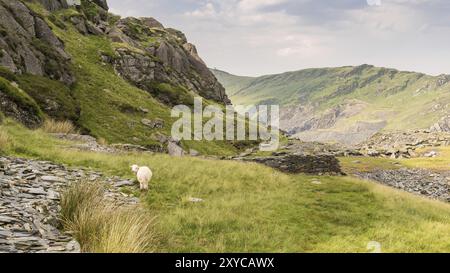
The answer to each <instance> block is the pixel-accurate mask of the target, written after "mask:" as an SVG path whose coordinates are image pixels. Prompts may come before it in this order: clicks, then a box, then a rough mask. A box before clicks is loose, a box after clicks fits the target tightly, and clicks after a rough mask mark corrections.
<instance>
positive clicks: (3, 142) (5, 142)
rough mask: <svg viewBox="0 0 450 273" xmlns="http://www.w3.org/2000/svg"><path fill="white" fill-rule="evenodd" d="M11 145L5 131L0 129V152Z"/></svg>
mask: <svg viewBox="0 0 450 273" xmlns="http://www.w3.org/2000/svg"><path fill="white" fill-rule="evenodd" d="M10 145H11V139H10V137H9V135H8V133H6V132H5V131H0V152H2V151H4V150H6V149H7V148H9V147H10Z"/></svg>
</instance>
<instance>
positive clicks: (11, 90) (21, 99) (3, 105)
mask: <svg viewBox="0 0 450 273" xmlns="http://www.w3.org/2000/svg"><path fill="white" fill-rule="evenodd" d="M0 112H3V113H4V114H5V115H7V116H10V117H12V118H14V119H16V120H18V121H20V122H21V123H23V124H24V125H26V126H28V127H32V128H33V127H37V126H39V125H40V124H41V123H42V121H43V118H44V115H43V113H42V111H41V109H40V108H39V106H38V105H37V103H36V102H35V101H34V100H33V99H32V98H31V97H30V96H28V95H27V94H26V93H25V92H24V91H22V90H20V89H19V88H18V87H17V86H15V84H14V83H11V82H9V81H8V80H6V79H5V78H3V77H0Z"/></svg>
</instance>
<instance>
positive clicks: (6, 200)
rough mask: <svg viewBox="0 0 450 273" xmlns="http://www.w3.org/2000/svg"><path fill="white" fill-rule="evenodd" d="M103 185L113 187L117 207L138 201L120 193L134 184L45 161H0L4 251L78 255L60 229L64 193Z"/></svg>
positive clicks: (0, 244) (109, 192)
mask: <svg viewBox="0 0 450 273" xmlns="http://www.w3.org/2000/svg"><path fill="white" fill-rule="evenodd" d="M83 181H99V183H102V182H103V183H107V184H108V185H109V186H108V187H106V190H105V193H104V194H105V198H106V199H107V200H109V201H111V202H114V204H117V205H135V204H137V203H138V202H139V200H138V199H137V198H135V197H131V196H128V195H126V194H123V193H121V192H120V188H121V187H124V186H133V181H130V180H124V179H121V178H119V177H104V176H103V175H102V174H101V173H99V172H94V171H89V170H83V169H69V168H66V167H65V166H62V165H57V164H54V163H51V162H46V161H35V160H25V159H18V158H9V157H0V252H12V253H36V252H80V246H79V244H78V243H77V242H76V241H75V240H74V239H73V238H72V237H71V236H70V235H69V234H66V233H64V232H62V231H61V230H60V228H61V222H60V219H59V211H60V206H59V201H60V193H61V191H62V190H63V189H64V187H66V186H67V185H69V184H70V183H71V182H79V183H83Z"/></svg>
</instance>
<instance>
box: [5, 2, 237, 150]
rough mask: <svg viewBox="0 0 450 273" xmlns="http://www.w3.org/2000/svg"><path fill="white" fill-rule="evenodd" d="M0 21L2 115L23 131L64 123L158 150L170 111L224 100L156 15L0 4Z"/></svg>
mask: <svg viewBox="0 0 450 273" xmlns="http://www.w3.org/2000/svg"><path fill="white" fill-rule="evenodd" d="M0 15H1V16H0V34H1V36H0V48H1V50H0V77H1V78H0V80H1V81H2V85H1V86H0V87H1V89H0V96H1V103H0V112H4V114H6V115H7V116H11V117H13V118H15V119H16V120H19V121H20V122H22V123H24V124H25V125H27V126H28V127H31V128H36V127H39V126H40V124H41V123H42V122H43V120H45V119H47V118H54V119H57V120H67V119H68V120H71V121H72V122H74V123H75V124H76V125H77V126H78V127H79V128H80V129H81V130H82V132H84V133H89V134H91V135H93V136H95V137H101V138H104V139H106V140H107V141H108V142H121V143H132V144H139V145H144V146H146V147H148V148H151V149H153V150H157V151H162V150H164V149H165V148H166V144H167V140H168V136H169V135H170V129H171V124H172V122H173V119H172V118H170V109H171V107H172V106H173V105H177V104H192V101H193V97H195V96H202V97H204V98H205V99H206V100H207V103H214V104H222V105H223V104H227V103H229V99H228V98H227V96H226V94H225V90H224V88H223V87H222V85H221V84H220V83H219V82H218V81H217V80H216V78H215V77H214V75H213V74H212V73H211V72H210V71H209V69H208V68H207V66H206V65H205V64H204V62H203V61H202V59H201V58H200V57H199V56H198V54H197V50H196V48H195V46H194V45H192V44H190V43H188V42H187V39H186V37H185V36H184V34H183V33H181V32H180V31H177V30H174V29H169V28H164V26H163V25H162V24H161V23H159V22H158V21H156V20H155V19H153V18H139V19H137V18H124V19H121V18H120V17H118V16H115V15H112V14H110V13H108V5H107V3H106V1H104V0H103V1H102V0H81V1H66V0H28V1H25V0H23V1H19V0H15V1H10V0H0ZM184 145H185V148H186V149H188V148H189V147H188V146H189V145H193V146H196V145H197V146H196V147H193V148H195V149H197V150H202V151H204V152H213V151H215V150H218V149H219V150H220V151H221V152H223V151H228V152H230V151H233V150H234V146H233V145H231V144H230V143H203V144H202V145H201V147H199V145H200V144H195V143H191V144H189V145H188V144H187V143H184Z"/></svg>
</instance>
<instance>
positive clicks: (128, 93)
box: [0, 2, 239, 155]
mask: <svg viewBox="0 0 450 273" xmlns="http://www.w3.org/2000/svg"><path fill="white" fill-rule="evenodd" d="M26 4H27V5H29V7H30V8H31V9H32V10H33V11H34V12H36V13H37V14H39V16H40V17H42V18H44V19H45V20H46V22H47V23H48V24H49V26H50V27H51V29H52V31H53V33H54V34H55V35H56V36H57V37H58V38H59V39H61V40H62V41H63V42H64V45H65V51H66V52H67V53H68V54H70V56H71V63H70V70H71V73H73V75H74V77H75V79H76V82H75V83H74V84H73V85H71V86H66V85H64V84H63V83H61V82H59V81H55V80H51V79H49V78H48V77H42V76H34V75H29V74H23V75H13V74H12V73H11V72H8V71H7V70H6V69H5V68H0V76H1V77H6V78H7V79H4V78H0V80H1V81H2V84H3V81H4V82H5V83H4V85H5V86H6V84H8V85H9V83H8V81H10V82H13V81H14V82H16V83H17V84H18V86H19V87H20V89H21V90H23V91H24V92H23V94H22V95H21V98H22V97H23V98H24V99H26V103H27V104H26V105H25V106H27V107H28V105H31V106H33V107H35V108H36V109H34V112H37V113H39V117H41V116H43V112H45V114H46V117H49V116H50V117H52V118H55V119H58V120H71V121H73V122H74V123H75V124H76V125H77V126H78V127H80V128H81V131H82V132H83V133H86V134H90V135H92V136H94V137H96V138H102V139H105V140H106V141H107V142H109V143H131V144H139V145H142V146H146V147H148V148H152V149H155V150H160V149H162V148H165V147H164V144H162V143H160V142H159V140H158V139H159V137H158V136H160V135H165V136H170V134H171V126H172V123H173V122H174V121H175V119H174V118H171V117H170V112H171V104H165V103H163V102H161V101H160V100H157V97H158V96H159V95H161V96H166V97H167V96H168V94H170V96H169V97H170V98H172V97H177V98H178V97H182V98H184V99H185V100H187V99H189V100H192V98H193V97H194V96H198V95H196V94H194V93H193V92H188V91H187V90H186V89H185V88H183V87H181V86H172V85H170V84H167V83H164V84H163V83H157V82H155V88H154V92H153V93H151V92H147V91H144V90H142V89H140V88H137V87H136V86H134V85H132V84H131V83H129V82H128V81H126V80H125V79H123V78H122V77H120V76H119V75H118V74H117V72H116V71H115V70H114V68H113V66H112V64H110V63H107V62H105V60H104V59H102V57H104V56H109V57H111V58H116V57H117V56H116V53H115V49H116V48H117V47H118V46H120V45H117V43H113V42H112V41H111V40H110V39H109V38H107V37H106V35H89V34H87V35H83V34H81V33H80V32H79V31H78V30H77V29H76V27H75V26H74V25H73V24H72V23H70V18H78V17H82V16H84V15H83V14H81V13H80V12H81V11H77V10H76V9H74V8H71V9H63V10H59V11H55V12H49V11H47V10H46V9H44V8H43V7H42V6H41V5H40V4H38V3H36V2H27V3H26ZM86 16H87V15H86ZM112 19H114V17H112ZM49 54H50V53H49ZM168 69H169V68H168ZM3 89H4V92H6V91H8V90H16V89H17V88H13V87H11V88H6V87H5V88H2V90H3ZM9 93H11V92H9ZM9 93H8V94H9ZM16 97H17V96H16ZM186 97H188V98H186ZM23 98H22V101H24V99H23ZM174 103H175V104H176V102H175V101H174ZM212 103H214V102H212V101H208V100H205V104H212ZM23 104H25V103H23ZM55 105H56V106H55ZM31 106H30V107H31ZM30 107H28V108H30ZM142 109H145V110H144V111H143V110H142ZM41 110H42V111H41ZM30 112H32V111H30ZM31 114H33V113H31ZM142 119H148V120H156V119H158V120H162V121H163V122H164V126H163V128H149V127H148V126H146V125H144V124H143V123H142V122H141V121H142ZM183 146H184V148H185V149H186V150H189V148H194V149H196V150H197V151H199V152H201V153H202V154H220V155H229V154H235V153H238V152H239V150H238V149H237V148H236V147H235V146H233V143H229V142H225V141H221V142H202V143H196V142H188V141H186V142H184V143H183Z"/></svg>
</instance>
